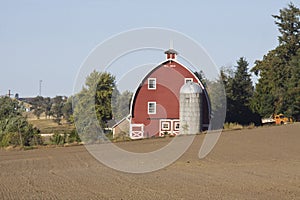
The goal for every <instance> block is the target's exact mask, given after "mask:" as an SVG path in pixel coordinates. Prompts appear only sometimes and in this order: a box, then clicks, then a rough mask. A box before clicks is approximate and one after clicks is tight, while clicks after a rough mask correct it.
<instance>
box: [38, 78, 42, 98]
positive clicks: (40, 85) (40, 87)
mask: <svg viewBox="0 0 300 200" xmlns="http://www.w3.org/2000/svg"><path fill="white" fill-rule="evenodd" d="M42 82H43V81H42V80H40V82H39V96H42Z"/></svg>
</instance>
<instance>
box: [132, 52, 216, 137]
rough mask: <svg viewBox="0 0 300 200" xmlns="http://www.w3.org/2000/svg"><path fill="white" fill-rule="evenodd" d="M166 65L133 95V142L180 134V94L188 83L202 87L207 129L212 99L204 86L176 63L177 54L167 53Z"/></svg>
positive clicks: (145, 80) (204, 119)
mask: <svg viewBox="0 0 300 200" xmlns="http://www.w3.org/2000/svg"><path fill="white" fill-rule="evenodd" d="M165 54H166V58H167V59H166V61H164V62H163V63H161V64H159V65H158V66H157V67H155V68H154V69H153V70H152V71H150V72H149V73H148V74H147V75H146V76H145V78H144V79H143V80H142V81H141V84H140V86H139V87H138V89H137V91H136V92H135V94H134V95H133V98H132V102H131V110H130V128H129V129H130V130H129V135H130V137H131V138H132V139H139V138H147V137H153V136H164V135H165V134H170V135H177V134H179V127H180V120H179V95H180V94H179V93H180V88H181V87H182V86H183V85H184V84H185V83H187V82H190V81H192V82H195V83H197V84H199V85H200V86H201V88H202V90H203V93H202V94H201V95H203V96H202V99H203V100H202V105H201V107H202V113H201V115H202V122H200V123H202V124H201V127H202V130H205V129H207V128H208V125H209V116H210V104H209V98H208V95H207V92H206V89H205V87H204V85H203V84H202V83H201V81H200V80H199V79H198V78H197V77H196V76H195V74H194V73H193V72H192V71H190V70H189V69H188V68H187V67H185V66H184V65H182V64H180V63H179V62H177V61H176V55H177V52H176V51H175V50H173V49H169V50H167V51H165Z"/></svg>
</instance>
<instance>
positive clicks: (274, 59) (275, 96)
mask: <svg viewBox="0 0 300 200" xmlns="http://www.w3.org/2000/svg"><path fill="white" fill-rule="evenodd" d="M273 17H274V18H275V24H276V25H277V26H278V29H279V32H280V33H281V35H280V36H279V37H278V40H279V46H278V47H276V48H275V49H274V50H271V51H270V52H269V53H268V54H267V55H265V56H264V57H263V60H261V61H256V62H255V66H254V68H253V69H252V71H253V72H254V73H255V74H256V75H259V76H260V78H259V81H258V84H257V85H256V89H255V92H254V97H253V100H252V102H251V106H252V108H253V109H254V110H255V111H257V112H258V113H259V114H260V115H261V116H263V117H267V116H270V115H272V114H277V113H285V114H288V108H289V107H290V105H289V104H290V103H291V101H287V100H288V99H287V98H288V95H290V94H291V93H290V94H289V93H288V91H290V90H291V88H290V87H291V85H292V84H291V83H290V81H291V77H292V73H293V71H294V69H293V68H294V66H293V65H290V62H291V60H292V58H293V57H294V56H295V55H296V53H297V51H298V49H299V47H300V35H299V34H300V20H299V17H300V10H299V8H297V7H295V6H294V5H293V4H292V3H291V4H289V5H288V8H284V9H281V10H280V14H279V15H273ZM290 115H292V113H291V111H290Z"/></svg>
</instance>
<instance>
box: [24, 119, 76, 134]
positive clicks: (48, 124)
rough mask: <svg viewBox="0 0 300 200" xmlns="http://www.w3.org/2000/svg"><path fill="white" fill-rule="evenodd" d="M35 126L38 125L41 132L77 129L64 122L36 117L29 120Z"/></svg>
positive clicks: (60, 131)
mask: <svg viewBox="0 0 300 200" xmlns="http://www.w3.org/2000/svg"><path fill="white" fill-rule="evenodd" d="M29 122H30V123H31V124H32V125H33V126H34V127H37V128H38V129H39V130H40V131H41V134H52V133H65V132H69V131H71V130H73V129H75V126H74V125H72V124H68V123H66V122H64V121H63V122H62V124H61V125H58V124H57V123H55V122H54V121H53V120H52V119H36V120H30V121H29Z"/></svg>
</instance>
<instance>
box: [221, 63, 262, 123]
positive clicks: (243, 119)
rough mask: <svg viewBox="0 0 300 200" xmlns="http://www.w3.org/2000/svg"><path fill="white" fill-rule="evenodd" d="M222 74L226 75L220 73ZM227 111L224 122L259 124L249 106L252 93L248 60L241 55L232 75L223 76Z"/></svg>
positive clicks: (257, 117) (258, 119)
mask: <svg viewBox="0 0 300 200" xmlns="http://www.w3.org/2000/svg"><path fill="white" fill-rule="evenodd" d="M222 74H223V76H226V75H225V74H224V73H222ZM225 79H226V83H225V88H226V95H227V112H226V122H237V123H239V124H242V125H248V124H250V123H255V124H256V125H259V124H260V118H259V116H257V115H256V114H254V113H253V112H252V110H251V108H250V102H251V98H252V95H253V85H252V81H251V75H250V74H249V72H248V62H247V61H246V59H245V58H243V57H241V58H240V59H239V60H238V61H237V66H236V70H235V71H234V75H233V76H230V75H227V76H226V77H225Z"/></svg>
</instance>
